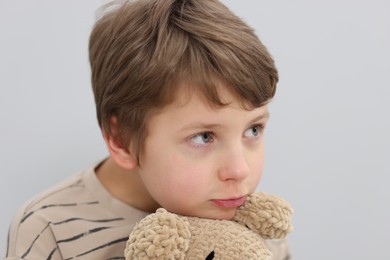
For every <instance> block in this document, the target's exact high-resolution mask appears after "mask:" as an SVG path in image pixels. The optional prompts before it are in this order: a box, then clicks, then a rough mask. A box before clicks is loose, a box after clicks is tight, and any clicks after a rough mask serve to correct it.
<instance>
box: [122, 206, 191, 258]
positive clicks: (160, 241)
mask: <svg viewBox="0 0 390 260" xmlns="http://www.w3.org/2000/svg"><path fill="white" fill-rule="evenodd" d="M190 237H191V233H190V231H189V223H188V221H187V220H186V219H185V218H180V217H179V216H178V215H176V214H172V213H169V212H168V211H166V210H165V209H158V210H157V211H156V213H154V214H152V215H149V216H147V217H145V218H144V219H142V220H141V221H140V222H139V223H138V224H137V226H136V227H135V229H134V230H133V231H132V232H131V234H130V238H129V240H128V241H127V246H126V249H125V257H126V259H129V260H130V259H184V256H185V252H186V251H187V250H188V246H189V240H190Z"/></svg>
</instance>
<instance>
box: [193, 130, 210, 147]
mask: <svg viewBox="0 0 390 260" xmlns="http://www.w3.org/2000/svg"><path fill="white" fill-rule="evenodd" d="M212 141H213V138H212V136H211V133H210V132H204V133H200V134H197V135H195V136H193V137H192V138H191V142H192V143H194V144H196V145H202V144H208V143H211V142H212Z"/></svg>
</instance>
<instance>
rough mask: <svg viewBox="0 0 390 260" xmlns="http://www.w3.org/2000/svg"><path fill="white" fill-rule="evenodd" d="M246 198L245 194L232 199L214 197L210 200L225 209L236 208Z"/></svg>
mask: <svg viewBox="0 0 390 260" xmlns="http://www.w3.org/2000/svg"><path fill="white" fill-rule="evenodd" d="M245 200H246V196H242V197H238V198H232V199H215V200H211V201H212V202H213V203H214V204H215V205H217V206H219V207H221V208H225V209H230V208H237V207H239V206H241V205H242V204H244V202H245Z"/></svg>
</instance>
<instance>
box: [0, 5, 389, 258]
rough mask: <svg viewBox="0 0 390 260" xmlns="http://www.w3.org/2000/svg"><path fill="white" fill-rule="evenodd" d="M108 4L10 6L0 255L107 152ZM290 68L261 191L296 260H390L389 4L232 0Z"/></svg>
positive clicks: (0, 107)
mask: <svg viewBox="0 0 390 260" xmlns="http://www.w3.org/2000/svg"><path fill="white" fill-rule="evenodd" d="M105 2H106V1H102V0H101V1H98V0H88V1H76V0H72V1H53V0H36V1H27V0H22V1H5V0H0V88H1V92H0V124H1V126H0V144H1V145H0V165H1V184H0V185H1V196H0V200H1V206H2V207H1V210H0V211H1V213H0V255H1V256H3V255H4V253H5V244H6V238H7V230H8V225H9V223H10V221H11V218H12V216H13V214H14V213H15V212H16V210H17V208H19V207H20V206H21V205H22V203H24V202H25V201H26V200H27V199H29V198H30V197H31V196H33V195H34V194H36V193H38V192H39V191H41V190H43V189H45V188H48V187H49V186H51V185H53V184H54V183H56V182H58V181H60V180H62V179H64V178H65V177H67V176H70V175H71V174H73V173H75V172H77V171H79V170H82V169H84V168H85V167H87V166H89V165H90V164H92V163H94V162H96V161H98V160H100V159H102V158H104V157H105V156H106V155H107V152H106V149H105V145H104V143H103V140H102V138H101V134H100V131H99V128H98V126H97V123H96V118H95V111H94V102H93V97H92V91H91V86H90V71H89V65H88V54H87V45H88V36H89V32H90V30H91V26H92V24H93V21H94V19H95V11H96V9H97V8H98V7H99V6H100V5H101V4H103V3H105ZM223 2H225V3H226V4H227V5H228V6H229V7H231V8H232V9H233V10H234V11H235V12H236V13H237V14H238V15H239V16H241V17H242V18H243V19H244V20H246V21H247V22H248V23H249V24H250V25H251V26H252V27H254V28H255V30H256V32H257V33H258V35H259V37H260V38H261V40H262V41H263V42H264V44H265V45H267V46H268V49H269V51H270V52H271V53H272V55H273V56H274V58H275V60H276V64H277V67H278V69H279V73H280V83H279V85H278V90H277V95H276V97H275V99H274V101H273V102H272V103H271V106H270V111H271V120H270V123H269V126H268V129H267V130H266V149H267V150H266V153H267V154H266V166H265V172H264V177H263V180H262V182H261V184H260V186H259V190H264V191H267V192H269V193H274V194H278V195H281V196H283V197H284V198H286V199H287V200H288V201H290V203H291V204H292V205H293V207H294V209H295V214H294V225H295V230H294V232H293V233H292V234H291V235H290V242H291V248H292V253H293V259H317V260H321V259H390V248H389V246H388V242H389V238H388V234H389V233H390V225H389V224H388V220H389V219H390V207H389V201H390V189H389V188H388V186H389V182H390V177H389V176H390V167H389V166H388V165H389V163H388V162H389V159H390V151H389V147H390V138H389V133H390V116H389V111H390V90H389V87H390V76H389V75H390V48H389V46H390V2H389V1H385V0H371V1H352V0H350V1H348V0H344V1H336V0H329V1H309V0H306V1H305V0H297V1H249V0H244V1H234V0H225V1H223Z"/></svg>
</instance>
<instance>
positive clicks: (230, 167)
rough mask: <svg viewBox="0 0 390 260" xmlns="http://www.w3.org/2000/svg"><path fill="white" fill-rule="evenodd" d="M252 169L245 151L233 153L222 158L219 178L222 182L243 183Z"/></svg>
mask: <svg viewBox="0 0 390 260" xmlns="http://www.w3.org/2000/svg"><path fill="white" fill-rule="evenodd" d="M249 173H250V168H249V165H248V162H247V158H246V156H245V153H244V151H237V150H235V151H233V152H231V153H230V154H229V155H228V156H224V157H223V158H222V162H221V167H220V169H219V171H218V177H219V179H220V180H221V181H242V180H244V179H245V178H246V177H248V175H249Z"/></svg>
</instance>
